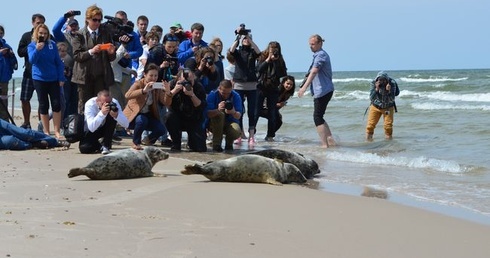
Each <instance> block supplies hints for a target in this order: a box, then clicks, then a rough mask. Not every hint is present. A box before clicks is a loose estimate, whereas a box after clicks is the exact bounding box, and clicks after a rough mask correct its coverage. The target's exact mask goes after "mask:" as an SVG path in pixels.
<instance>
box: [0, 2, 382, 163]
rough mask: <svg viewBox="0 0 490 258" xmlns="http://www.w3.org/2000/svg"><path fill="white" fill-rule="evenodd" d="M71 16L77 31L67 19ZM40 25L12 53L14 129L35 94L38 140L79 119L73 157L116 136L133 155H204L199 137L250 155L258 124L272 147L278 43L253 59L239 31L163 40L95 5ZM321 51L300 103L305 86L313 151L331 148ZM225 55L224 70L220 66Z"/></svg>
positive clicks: (315, 48)
mask: <svg viewBox="0 0 490 258" xmlns="http://www.w3.org/2000/svg"><path fill="white" fill-rule="evenodd" d="M79 15H81V16H82V17H83V24H82V25H83V26H81V24H79V21H78V20H77V19H75V18H76V17H77V16H79ZM104 19H106V20H105V21H104ZM44 22H45V17H44V16H43V15H42V14H39V13H37V14H34V15H32V20H31V23H32V28H31V30H29V31H27V32H25V33H24V35H23V36H22V38H21V39H20V42H19V47H18V50H17V54H18V56H19V57H21V58H24V62H25V66H24V73H23V79H22V88H21V96H20V100H21V103H22V113H23V118H24V121H23V124H22V125H21V126H20V127H22V128H24V129H31V124H30V114H31V104H30V102H31V98H32V96H33V92H34V90H36V93H37V97H38V102H39V109H38V113H39V117H40V121H39V126H38V130H42V132H43V133H44V134H46V135H49V134H50V119H52V122H53V129H54V138H56V139H59V140H62V138H63V135H62V132H61V130H60V128H61V127H62V123H63V119H65V118H67V117H68V115H70V114H73V113H79V114H83V115H84V119H85V125H84V126H85V135H84V137H83V139H82V140H81V141H80V145H79V149H80V152H81V153H97V152H101V153H103V154H107V153H110V152H111V147H112V142H113V141H118V140H121V138H120V137H121V136H130V137H132V147H133V148H135V149H141V148H142V145H153V144H157V143H158V141H160V143H161V144H162V145H165V146H167V147H170V148H171V150H172V151H181V148H182V133H183V132H186V133H187V136H188V141H187V147H188V148H189V149H190V150H191V151H196V152H205V151H207V142H206V141H207V138H208V139H210V140H208V143H209V144H210V145H211V146H212V150H213V151H218V152H219V151H223V148H222V146H223V145H222V141H223V138H224V139H225V145H224V146H225V150H226V151H230V150H233V145H239V144H241V143H242V140H247V139H248V144H249V146H250V147H253V146H254V145H255V143H256V141H257V140H256V138H255V135H256V131H257V130H256V125H257V123H258V120H259V117H263V118H266V119H267V134H266V137H265V140H266V141H274V137H275V136H276V132H277V131H278V130H279V128H280V127H281V125H282V123H283V121H282V116H281V114H280V112H279V110H280V109H281V108H283V107H284V106H285V105H286V103H287V100H288V99H289V98H290V97H291V96H293V95H294V91H295V88H296V86H295V78H294V77H293V76H291V75H289V74H288V71H287V65H286V61H285V60H284V57H283V54H282V51H281V45H280V43H279V42H277V41H271V42H269V43H268V44H267V46H266V48H265V49H264V50H263V51H261V50H260V48H259V47H258V46H257V45H256V43H255V42H254V41H253V38H252V35H251V33H250V31H248V30H246V29H245V26H244V25H243V24H242V25H240V27H238V28H237V29H236V31H235V34H236V40H235V41H234V42H232V44H230V46H229V47H225V46H224V45H223V42H222V41H221V39H220V38H213V39H212V40H211V41H210V43H209V44H208V43H207V42H206V41H205V40H203V36H204V25H203V24H201V23H199V22H196V23H194V24H192V25H191V27H190V30H189V31H185V30H184V29H183V27H182V26H181V24H179V23H175V24H172V25H171V26H170V28H169V32H168V33H166V34H164V32H163V29H162V27H161V26H159V25H154V26H152V27H150V29H149V30H148V28H149V23H150V20H149V18H148V17H146V16H145V15H140V16H138V17H137V20H136V24H134V23H133V22H131V21H130V20H129V19H128V15H127V14H126V12H124V11H118V12H116V13H115V14H114V17H107V16H104V14H103V10H102V9H101V8H100V7H98V6H97V5H91V6H89V7H88V8H87V9H86V10H85V13H84V14H82V12H80V11H74V10H69V11H67V12H66V13H64V14H63V15H62V16H61V17H60V18H59V20H58V21H57V22H56V24H55V26H53V28H52V31H50V29H49V28H48V27H47V26H46V25H45V24H44ZM3 34H4V28H3V27H0V39H2V42H1V43H2V46H6V48H1V49H0V51H1V54H2V58H3V59H5V60H7V57H9V58H14V59H15V54H14V53H13V50H12V48H11V47H10V46H9V45H8V44H6V42H5V40H3ZM322 43H323V39H322V38H321V37H320V36H319V35H314V36H312V37H311V38H310V39H309V44H310V48H311V50H312V52H313V53H314V59H313V61H312V65H311V67H310V69H309V71H308V72H309V73H308V74H309V75H308V76H307V78H305V81H304V83H303V84H302V85H301V86H300V87H299V92H298V96H299V97H302V96H303V95H304V93H305V91H306V89H307V88H308V87H310V85H311V87H310V88H311V92H312V95H313V97H314V113H313V118H314V123H315V126H316V128H317V131H318V134H319V137H320V142H321V145H322V146H323V147H330V146H333V145H335V141H334V140H333V138H332V133H331V131H330V129H329V126H328V124H327V122H326V121H325V119H324V118H323V117H324V115H325V111H326V108H327V105H328V103H329V101H330V99H331V98H332V96H333V91H334V86H333V82H332V67H331V64H330V58H329V56H328V54H327V53H326V51H325V50H323V48H322ZM223 51H224V52H226V53H225V55H226V59H227V61H228V64H229V66H228V67H224V65H223V61H224V59H225V56H224V55H223V54H222V52H223ZM3 59H2V60H3ZM3 63H5V64H6V63H7V62H3ZM13 63H14V62H9V64H11V66H9V67H10V68H9V69H10V70H9V72H10V78H9V77H8V76H7V78H4V77H1V79H2V82H0V83H2V84H0V86H1V88H2V97H3V95H5V93H4V91H5V90H4V89H5V88H6V87H7V85H6V84H5V83H4V81H5V79H7V80H6V81H7V83H8V80H10V79H11V74H12V72H13V69H14V67H13ZM2 65H3V64H2ZM2 69H3V68H2ZM15 69H17V68H16V67H15ZM2 74H3V72H2ZM245 102H247V105H246V106H245ZM50 108H51V112H50V110H49V109H50ZM245 113H246V115H247V116H248V128H247V131H245V130H244V128H245V127H244V125H243V115H244V114H245ZM2 119H4V120H6V119H5V118H4V117H2ZM378 119H379V117H378ZM376 122H377V120H376ZM371 127H372V126H371ZM370 130H371V129H369V130H368V134H369V133H371V135H372V132H371V131H370ZM247 134H248V135H247ZM101 139H102V140H101ZM211 139H212V140H211Z"/></svg>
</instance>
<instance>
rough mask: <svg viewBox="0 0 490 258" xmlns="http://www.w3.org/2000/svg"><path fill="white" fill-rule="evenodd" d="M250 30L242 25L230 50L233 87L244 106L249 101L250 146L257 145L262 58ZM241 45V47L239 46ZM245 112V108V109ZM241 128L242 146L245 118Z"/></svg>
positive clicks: (238, 140) (238, 141) (237, 30)
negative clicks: (259, 61)
mask: <svg viewBox="0 0 490 258" xmlns="http://www.w3.org/2000/svg"><path fill="white" fill-rule="evenodd" d="M250 32H251V31H250V30H248V29H246V28H245V24H240V27H238V28H237V29H236V30H235V34H236V39H235V41H234V42H233V44H232V45H231V47H230V49H229V50H228V51H229V53H231V55H232V56H233V58H234V59H235V72H234V74H233V83H234V85H233V87H234V89H235V90H236V91H237V92H238V94H240V98H241V99H242V105H244V103H245V100H246V101H247V115H248V132H249V139H248V144H249V145H251V146H253V145H254V144H255V138H254V135H255V125H256V122H257V119H256V116H257V69H256V65H257V58H258V57H259V56H260V49H259V47H258V46H257V45H256V44H255V42H254V41H253V40H252V35H251V34H250ZM240 43H241V46H239V44H240ZM243 110H245V108H243ZM240 128H242V135H241V137H240V138H239V139H237V141H236V143H237V144H241V142H242V140H241V139H242V138H244V139H246V138H247V137H246V136H245V133H244V132H243V116H242V118H240Z"/></svg>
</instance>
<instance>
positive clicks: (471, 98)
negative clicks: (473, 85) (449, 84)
mask: <svg viewBox="0 0 490 258" xmlns="http://www.w3.org/2000/svg"><path fill="white" fill-rule="evenodd" d="M400 97H417V98H428V99H432V100H443V101H467V102H490V93H467V94H461V93H453V92H448V91H436V92H417V91H410V90H402V91H401V92H400Z"/></svg>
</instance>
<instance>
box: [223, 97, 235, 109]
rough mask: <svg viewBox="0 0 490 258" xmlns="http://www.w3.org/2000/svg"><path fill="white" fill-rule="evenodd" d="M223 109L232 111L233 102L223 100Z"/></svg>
mask: <svg viewBox="0 0 490 258" xmlns="http://www.w3.org/2000/svg"><path fill="white" fill-rule="evenodd" d="M225 109H226V110H232V109H233V102H231V100H229V99H227V100H225Z"/></svg>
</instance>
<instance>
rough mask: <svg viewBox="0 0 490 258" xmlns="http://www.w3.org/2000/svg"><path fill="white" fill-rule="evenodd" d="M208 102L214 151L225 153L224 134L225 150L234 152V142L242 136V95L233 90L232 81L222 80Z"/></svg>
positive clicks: (210, 94) (208, 98) (209, 96)
mask: <svg viewBox="0 0 490 258" xmlns="http://www.w3.org/2000/svg"><path fill="white" fill-rule="evenodd" d="M206 101H207V103H208V106H207V110H208V111H207V114H208V118H209V130H210V131H211V132H212V133H213V151H218V152H221V151H223V148H222V147H221V142H222V141H223V134H224V135H225V150H233V141H234V140H236V139H238V137H240V134H241V129H240V125H239V124H238V123H239V119H240V117H241V116H242V112H243V110H242V100H241V98H240V95H239V94H238V93H237V92H236V91H234V90H233V84H232V83H231V81H230V80H222V81H221V82H220V83H219V86H218V89H217V90H214V91H212V92H211V93H209V95H208V97H207V99H206Z"/></svg>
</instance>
